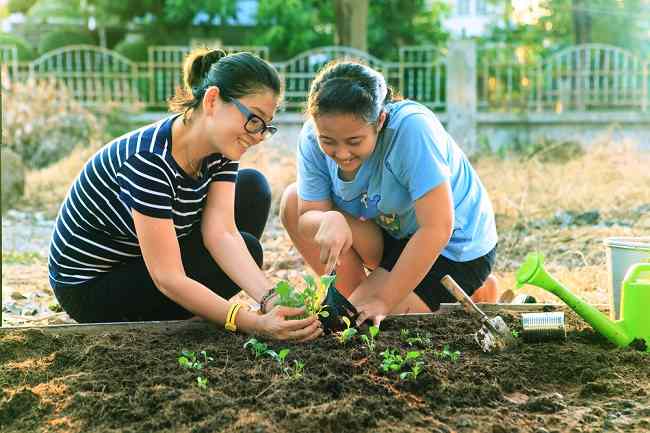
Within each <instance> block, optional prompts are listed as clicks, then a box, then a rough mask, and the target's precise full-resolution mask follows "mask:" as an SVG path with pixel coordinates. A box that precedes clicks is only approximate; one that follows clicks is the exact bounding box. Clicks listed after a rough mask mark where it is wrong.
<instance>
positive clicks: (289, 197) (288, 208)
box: [280, 183, 298, 231]
mask: <svg viewBox="0 0 650 433" xmlns="http://www.w3.org/2000/svg"><path fill="white" fill-rule="evenodd" d="M280 221H281V222H282V225H283V226H284V228H285V229H286V230H287V231H290V230H291V231H292V230H294V228H295V227H297V225H298V187H297V186H296V184H295V183H292V184H291V185H289V186H288V187H287V188H286V189H285V190H284V192H283V193H282V198H281V199H280Z"/></svg>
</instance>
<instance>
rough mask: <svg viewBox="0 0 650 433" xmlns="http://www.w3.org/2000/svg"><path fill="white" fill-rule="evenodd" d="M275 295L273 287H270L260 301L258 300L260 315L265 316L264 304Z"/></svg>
mask: <svg viewBox="0 0 650 433" xmlns="http://www.w3.org/2000/svg"><path fill="white" fill-rule="evenodd" d="M275 295H277V292H276V291H275V287H271V288H270V289H269V291H268V292H266V294H265V295H264V296H262V299H261V300H260V311H261V312H262V314H266V303H267V302H268V301H269V299H271V298H272V297H273V296H275Z"/></svg>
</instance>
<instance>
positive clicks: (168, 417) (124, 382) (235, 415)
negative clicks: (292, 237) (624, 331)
mask: <svg viewBox="0 0 650 433" xmlns="http://www.w3.org/2000/svg"><path fill="white" fill-rule="evenodd" d="M501 316H502V317H504V319H505V320H506V322H507V323H508V324H509V325H510V326H511V328H512V329H515V330H518V331H519V332H521V329H520V325H519V324H520V320H519V315H518V313H502V314H501ZM404 330H407V331H404ZM474 330H475V326H474V325H473V324H472V323H471V322H470V321H469V320H468V318H467V315H466V314H465V313H464V312H462V311H455V312H447V313H444V314H438V315H429V316H410V317H407V316H403V317H393V318H389V319H386V320H385V322H383V323H382V329H381V331H380V333H379V335H378V336H377V340H376V348H375V349H374V351H373V352H370V351H369V350H368V349H367V348H366V345H365V344H364V343H363V342H362V341H361V339H360V338H359V337H358V336H357V337H355V338H354V339H353V340H352V341H350V342H348V343H347V344H342V343H341V342H339V340H338V339H337V336H334V335H330V336H325V337H322V338H320V339H318V340H317V341H315V342H311V343H307V344H295V345H294V344H287V343H277V342H267V343H268V344H269V347H270V348H271V349H273V350H274V351H276V352H277V353H279V352H280V350H281V349H283V348H288V349H289V353H288V355H287V356H286V359H285V361H284V362H285V365H284V367H283V366H281V365H280V363H279V362H278V361H277V360H275V359H273V358H272V357H270V356H266V355H261V356H260V357H257V358H256V357H255V355H254V354H253V352H252V351H251V350H250V347H249V348H244V347H243V346H244V343H245V342H246V341H247V340H248V338H249V337H248V336H244V335H241V334H231V333H228V332H226V331H224V330H222V329H219V328H217V327H215V326H213V325H210V324H207V323H204V322H185V323H179V324H172V325H165V326H159V327H157V328H140V329H132V328H128V329H112V330H106V329H105V330H103V331H99V332H98V333H79V332H78V331H76V332H75V331H73V332H70V331H67V332H66V331H64V330H56V329H53V328H50V329H48V330H42V329H41V330H34V329H31V330H29V329H23V330H6V329H5V330H1V331H0V346H1V347H2V350H1V351H0V386H1V388H2V394H0V431H2V432H6V433H8V432H26V431H66V432H100V431H101V432H152V431H160V432H172V431H184V432H221V431H223V432H354V433H359V432H537V433H544V432H549V433H550V432H603V431H607V432H618V431H621V432H647V431H649V430H650V355H649V354H647V353H643V352H638V351H635V350H633V349H617V348H615V347H613V346H612V345H611V344H609V343H608V342H606V341H605V340H604V339H603V338H602V337H600V336H599V335H598V334H595V333H594V332H593V331H592V330H591V328H589V327H588V326H586V325H585V324H584V322H583V321H581V320H579V319H578V318H577V317H576V316H574V315H573V314H572V313H570V312H567V330H568V338H567V340H566V341H565V342H562V341H547V342H542V343H525V342H523V341H521V337H520V338H519V339H518V340H520V343H519V345H518V346H517V347H515V348H514V349H512V350H510V351H508V352H504V353H501V354H484V353H482V352H481V351H480V350H479V349H478V347H477V346H476V344H475V343H474V342H473V340H472V338H471V334H472V332H473V331H474ZM362 331H363V330H362ZM407 332H408V335H406V333H407ZM445 346H446V347H447V351H446V354H445V350H444V348H445ZM389 348H391V349H395V350H397V351H399V353H401V354H402V355H405V354H406V353H407V352H408V351H419V352H420V359H421V360H422V361H423V372H422V373H420V374H419V376H417V378H416V379H415V380H410V379H404V380H402V379H400V377H399V374H397V373H385V372H383V371H382V369H381V368H380V365H381V361H382V355H381V352H384V351H385V350H386V349H389ZM182 350H189V351H193V352H195V353H197V354H198V353H200V352H201V351H205V352H206V355H205V356H208V357H211V358H213V359H211V360H210V359H208V362H207V363H205V362H204V365H202V366H200V368H196V369H188V368H183V367H181V366H180V365H179V362H178V360H177V358H178V357H179V356H180V355H181V351H182ZM455 352H458V353H456V354H455V355H454V353H455ZM456 357H457V359H455V358H456ZM199 358H200V359H201V360H203V358H202V357H201V356H199ZM297 363H304V369H303V370H302V374H299V373H300V372H299V370H298V369H297V368H296V364H297ZM409 369H410V367H404V368H403V370H402V371H409ZM198 377H201V378H202V379H206V380H207V383H205V386H204V387H202V386H200V385H199V383H198V382H197V378H198Z"/></svg>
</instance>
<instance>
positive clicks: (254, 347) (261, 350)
mask: <svg viewBox="0 0 650 433" xmlns="http://www.w3.org/2000/svg"><path fill="white" fill-rule="evenodd" d="M247 347H250V351H251V352H252V353H253V355H255V358H256V359H257V358H259V357H260V356H263V355H264V354H266V353H267V352H268V351H269V346H267V345H266V344H265V343H262V342H261V341H259V340H257V339H256V338H251V339H249V340H248V341H247V342H246V343H244V349H246V348H247Z"/></svg>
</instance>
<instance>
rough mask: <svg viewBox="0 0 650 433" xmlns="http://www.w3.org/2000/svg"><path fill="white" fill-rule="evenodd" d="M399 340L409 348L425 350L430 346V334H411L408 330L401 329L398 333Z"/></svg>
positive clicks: (416, 332)
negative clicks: (416, 347) (415, 347)
mask: <svg viewBox="0 0 650 433" xmlns="http://www.w3.org/2000/svg"><path fill="white" fill-rule="evenodd" d="M400 340H402V341H403V342H405V343H406V344H408V345H409V346H418V347H422V348H425V347H427V346H429V345H431V336H430V334H425V335H423V334H420V332H418V331H415V332H412V331H411V330H409V329H402V330H401V331H400Z"/></svg>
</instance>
